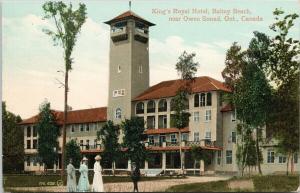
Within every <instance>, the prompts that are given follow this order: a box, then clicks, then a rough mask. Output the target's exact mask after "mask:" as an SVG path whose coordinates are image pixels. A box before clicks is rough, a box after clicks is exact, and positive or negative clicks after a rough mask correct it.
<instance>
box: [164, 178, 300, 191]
mask: <svg viewBox="0 0 300 193" xmlns="http://www.w3.org/2000/svg"><path fill="white" fill-rule="evenodd" d="M245 179H252V180H253V183H254V189H253V190H246V189H238V190H237V189H236V190H232V189H230V188H229V187H228V182H230V181H231V180H245ZM298 186H299V176H298V175H291V176H285V175H268V176H253V177H251V178H249V177H243V178H236V177H234V178H232V179H230V180H226V181H217V182H206V183H193V184H182V185H176V186H172V187H170V188H168V189H167V190H166V191H167V192H252V191H253V192H290V191H295V190H297V188H298Z"/></svg>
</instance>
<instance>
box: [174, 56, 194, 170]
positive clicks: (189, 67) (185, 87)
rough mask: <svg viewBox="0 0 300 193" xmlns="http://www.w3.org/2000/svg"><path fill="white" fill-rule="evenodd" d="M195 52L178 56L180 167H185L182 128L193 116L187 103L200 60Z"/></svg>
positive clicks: (176, 102)
mask: <svg viewBox="0 0 300 193" xmlns="http://www.w3.org/2000/svg"><path fill="white" fill-rule="evenodd" d="M195 56H196V54H195V53H192V54H188V53H187V52H186V51H184V52H183V53H182V54H181V56H180V57H179V58H178V60H179V61H178V62H177V63H176V70H177V72H178V74H179V76H180V79H181V85H180V87H179V89H178V90H177V93H176V96H175V97H174V110H175V114H174V126H175V127H176V128H178V133H179V152H180V168H181V169H183V159H182V147H181V130H182V129H183V128H185V127H187V126H188V124H189V117H190V116H191V115H190V113H189V112H187V104H188V101H189V98H188V97H189V94H190V93H191V83H192V82H193V81H194V78H195V75H196V72H197V67H198V66H199V63H198V62H195V61H194V57H195Z"/></svg>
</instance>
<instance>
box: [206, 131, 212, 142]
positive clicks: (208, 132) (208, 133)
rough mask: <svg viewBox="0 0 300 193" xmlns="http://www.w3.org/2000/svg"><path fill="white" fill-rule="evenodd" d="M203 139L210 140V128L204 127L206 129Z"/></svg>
mask: <svg viewBox="0 0 300 193" xmlns="http://www.w3.org/2000/svg"><path fill="white" fill-rule="evenodd" d="M205 139H209V140H211V130H210V129H206V131H205Z"/></svg>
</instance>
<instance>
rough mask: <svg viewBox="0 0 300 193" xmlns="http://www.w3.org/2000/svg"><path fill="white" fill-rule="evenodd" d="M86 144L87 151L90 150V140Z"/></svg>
mask: <svg viewBox="0 0 300 193" xmlns="http://www.w3.org/2000/svg"><path fill="white" fill-rule="evenodd" d="M85 143H86V146H85V147H86V149H87V150H88V149H90V140H88V139H87V140H86V142H85Z"/></svg>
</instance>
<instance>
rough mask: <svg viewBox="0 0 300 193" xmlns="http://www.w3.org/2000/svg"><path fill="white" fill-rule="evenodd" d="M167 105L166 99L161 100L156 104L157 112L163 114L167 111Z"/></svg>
mask: <svg viewBox="0 0 300 193" xmlns="http://www.w3.org/2000/svg"><path fill="white" fill-rule="evenodd" d="M167 108H168V103H167V100H166V99H161V100H160V101H159V103H158V112H165V111H167Z"/></svg>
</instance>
